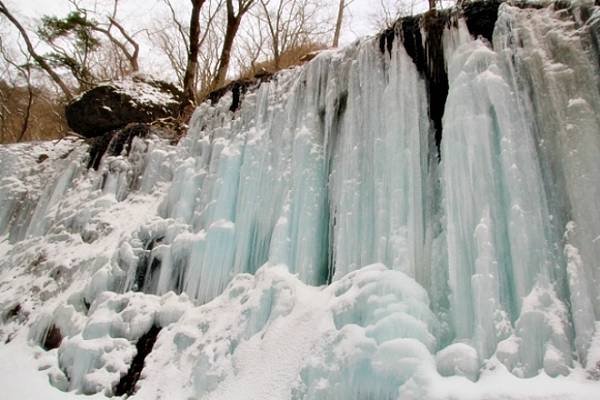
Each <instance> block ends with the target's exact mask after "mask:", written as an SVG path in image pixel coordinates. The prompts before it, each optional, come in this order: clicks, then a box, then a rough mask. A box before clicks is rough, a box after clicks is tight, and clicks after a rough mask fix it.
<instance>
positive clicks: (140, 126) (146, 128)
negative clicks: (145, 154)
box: [87, 123, 151, 170]
mask: <svg viewBox="0 0 600 400" xmlns="http://www.w3.org/2000/svg"><path fill="white" fill-rule="evenodd" d="M150 129H151V126H150V124H145V123H131V124H129V125H127V126H126V127H125V128H123V129H119V130H117V131H112V132H109V133H106V134H104V135H102V136H98V137H94V138H91V139H87V142H88V144H89V146H90V148H89V154H90V158H89V161H88V165H87V168H88V169H89V168H93V169H95V170H98V167H99V166H100V162H101V161H102V158H103V157H104V156H105V155H109V156H118V155H121V153H123V151H124V150H125V152H126V154H127V155H129V151H130V150H131V143H132V142H133V138H134V137H136V136H137V137H140V138H144V137H146V136H148V134H149V133H150Z"/></svg>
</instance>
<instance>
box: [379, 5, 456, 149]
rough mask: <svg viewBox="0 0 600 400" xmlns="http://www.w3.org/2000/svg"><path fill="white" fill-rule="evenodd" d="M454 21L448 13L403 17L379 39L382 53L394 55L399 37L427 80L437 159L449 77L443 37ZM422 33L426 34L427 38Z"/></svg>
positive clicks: (418, 69)
mask: <svg viewBox="0 0 600 400" xmlns="http://www.w3.org/2000/svg"><path fill="white" fill-rule="evenodd" d="M454 21H455V18H453V17H452V16H451V14H450V12H448V11H431V12H428V13H425V14H422V15H417V16H410V17H403V18H401V19H399V20H398V21H397V22H396V24H395V25H394V27H393V28H390V29H387V30H385V31H384V32H382V33H381V36H380V37H379V49H380V50H381V51H382V52H385V50H387V51H388V52H391V49H392V45H393V42H394V36H395V35H398V36H399V37H400V39H401V40H402V44H403V45H404V49H405V50H406V53H407V54H408V55H409V56H410V57H411V58H412V60H413V62H414V63H415V65H416V67H417V71H418V72H419V74H420V75H421V76H422V77H423V78H424V80H425V85H426V89H427V97H428V101H429V118H430V119H431V122H432V124H433V134H434V138H435V144H436V147H437V155H438V158H439V157H440V144H441V141H442V117H443V115H444V107H445V105H446V98H447V97H448V75H447V73H446V62H445V59H444V50H443V42H442V35H443V32H444V28H446V27H448V26H450V24H452V23H453V22H454ZM422 32H424V34H425V37H424V38H423V35H422ZM423 39H424V40H423Z"/></svg>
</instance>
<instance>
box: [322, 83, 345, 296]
mask: <svg viewBox="0 0 600 400" xmlns="http://www.w3.org/2000/svg"><path fill="white" fill-rule="evenodd" d="M347 106H348V92H347V91H344V92H342V93H340V95H339V96H338V97H337V98H336V99H335V102H334V110H333V118H332V120H331V129H330V134H329V137H328V138H327V148H326V166H325V167H326V169H327V170H326V174H325V176H327V177H328V179H329V177H330V175H331V172H332V168H333V155H334V154H335V148H336V146H337V141H338V137H339V135H340V133H341V131H342V126H341V125H342V121H343V116H344V113H345V112H346V108H347ZM319 121H320V123H321V125H322V126H323V128H322V130H323V131H324V130H325V129H324V124H325V121H326V115H325V110H324V109H323V110H319ZM328 185H329V183H328ZM335 216H336V210H335V209H334V208H333V205H332V203H331V198H330V191H329V190H327V195H326V198H325V217H324V221H323V224H327V235H326V236H325V237H324V238H323V243H322V246H323V248H324V249H325V251H324V254H323V264H322V267H321V269H320V270H321V273H320V276H319V282H318V284H320V285H321V284H327V285H329V284H330V283H331V282H332V281H333V276H334V275H335V254H334V248H333V244H334V243H335V241H334V231H335V229H334V227H335V221H336V218H335Z"/></svg>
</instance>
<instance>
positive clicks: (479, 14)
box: [462, 0, 502, 43]
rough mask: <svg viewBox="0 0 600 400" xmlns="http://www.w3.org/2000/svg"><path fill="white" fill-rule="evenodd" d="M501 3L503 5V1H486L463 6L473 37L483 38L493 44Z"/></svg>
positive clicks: (468, 3) (463, 12)
mask: <svg viewBox="0 0 600 400" xmlns="http://www.w3.org/2000/svg"><path fill="white" fill-rule="evenodd" d="M500 3H502V1H501V0H486V1H477V2H467V3H466V4H465V5H464V6H463V8H462V14H463V16H464V17H465V22H466V23H467V27H468V28H469V32H470V33H471V35H473V36H474V37H478V36H483V37H484V38H486V39H487V40H488V41H489V42H490V43H491V42H492V34H493V33H494V26H495V25H496V19H498V7H500Z"/></svg>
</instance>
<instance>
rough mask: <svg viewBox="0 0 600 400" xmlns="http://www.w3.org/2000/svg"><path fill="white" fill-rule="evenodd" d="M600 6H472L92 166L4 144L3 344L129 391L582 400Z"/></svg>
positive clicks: (591, 329) (585, 394) (71, 382)
mask: <svg viewBox="0 0 600 400" xmlns="http://www.w3.org/2000/svg"><path fill="white" fill-rule="evenodd" d="M599 20H600V8H599V7H598V6H595V5H594V4H587V3H578V4H570V3H569V4H566V3H563V2H557V3H549V4H541V3H536V4H535V5H533V4H531V3H523V4H513V5H509V4H506V3H505V4H499V3H498V2H478V3H468V4H467V5H465V6H464V8H463V9H461V10H448V11H443V12H439V13H428V14H425V15H422V16H417V17H410V18H404V19H401V20H400V21H398V22H397V23H396V24H395V26H394V27H393V28H392V29H390V30H388V31H385V32H383V33H382V34H381V35H379V36H378V37H375V38H369V39H365V40H362V41H359V42H357V43H355V44H353V45H352V46H349V47H347V48H345V49H342V50H340V51H325V52H322V53H321V54H320V55H319V56H317V57H316V58H315V59H313V60H312V61H310V62H309V63H307V64H306V65H304V66H303V67H300V68H296V69H293V70H286V71H283V72H280V73H278V74H276V75H275V76H273V77H272V78H271V79H270V80H269V81H268V82H263V83H262V84H261V85H260V86H259V87H258V88H255V89H253V90H247V91H244V90H240V88H238V90H237V92H236V93H233V94H232V93H225V94H223V93H219V96H222V97H220V99H218V101H217V99H215V104H203V105H201V106H200V107H198V109H197V110H196V111H195V113H194V116H193V117H192V120H191V122H190V129H189V132H188V134H187V136H186V137H184V138H183V139H182V140H181V141H180V142H179V143H178V144H177V145H172V144H170V143H169V142H167V141H166V140H163V139H160V138H158V137H155V136H153V135H152V133H150V134H149V135H148V136H146V137H141V136H135V135H133V136H132V137H127V140H124V142H123V143H120V142H119V146H120V147H118V148H119V149H121V150H122V152H121V153H119V151H116V150H114V149H113V150H114V151H111V152H109V153H108V154H106V155H104V157H102V158H98V159H97V161H98V162H97V165H96V166H97V167H98V168H97V170H93V169H92V170H88V169H86V168H85V166H86V163H88V162H89V161H90V160H89V154H88V153H87V148H86V147H85V146H83V145H82V144H81V143H79V142H62V143H60V144H59V145H58V146H56V147H52V146H50V145H49V144H41V145H38V146H30V147H27V146H26V145H16V146H9V147H3V148H1V149H0V162H2V165H3V168H0V179H1V181H0V186H1V189H2V190H1V191H0V234H2V235H3V236H2V242H0V252H1V253H0V255H1V258H0V271H1V273H2V275H1V276H0V278H1V281H0V282H1V283H0V289H1V291H2V295H1V297H0V306H1V307H2V310H4V311H3V315H5V317H4V325H3V326H2V333H1V334H2V335H3V336H2V337H3V338H5V339H4V340H8V341H10V344H9V345H7V346H6V349H4V350H0V351H5V352H11V351H14V350H12V349H22V352H23V353H24V354H25V353H26V352H27V351H29V352H32V351H33V350H31V346H35V344H37V343H39V344H44V343H48V342H52V343H55V342H56V343H60V344H59V345H58V344H56V343H55V344H56V345H58V349H51V348H50V347H55V346H54V345H53V346H46V350H44V351H42V350H41V349H40V350H36V351H38V352H39V353H38V354H39V355H38V358H39V359H40V360H41V361H40V363H43V364H44V365H43V367H44V370H45V371H46V372H44V373H45V374H48V375H49V376H50V381H51V383H52V385H54V386H55V387H57V388H60V389H62V390H77V391H79V392H82V393H98V392H102V393H105V394H109V395H110V394H111V393H114V392H115V391H117V392H118V393H133V392H135V391H136V388H137V392H136V394H135V397H136V398H143V399H145V398H165V396H166V397H169V398H202V399H238V398H239V399H248V398H252V399H267V398H269V399H278V400H280V399H353V398H360V399H395V398H403V399H404V398H419V399H443V398H448V399H450V398H473V399H481V398H486V399H496V398H498V399H500V398H502V399H506V398H511V399H513V398H514V399H527V398H545V397H548V396H560V397H561V398H572V399H578V400H580V399H588V398H589V399H593V398H595V396H597V393H598V389H599V386H598V385H599V384H598V382H597V377H598V376H599V375H600V372H599V370H598V363H599V362H600V324H599V322H598V321H600V264H599V261H598V260H600V239H599V236H598V235H600V209H599V208H598V207H597V199H598V198H600V164H598V162H597V156H598V154H599V151H600V134H599V132H600V118H599V117H598V115H599V111H600V73H599V72H600V63H599V60H600V57H599V54H600V51H599V48H598V38H599V34H598V32H599V26H600V23H599V22H598V21H599ZM233 105H235V106H233ZM109 147H110V146H109ZM94 154H96V153H94ZM42 156H45V157H42ZM5 166H6V168H5ZM48 336H50V337H51V339H52V340H50V341H48V340H46V339H47V338H48ZM27 340H29V342H28V343H30V344H29V345H27V346H26V345H25V343H26V342H27ZM136 344H137V346H136ZM19 346H21V347H19ZM28 346H29V347H28ZM7 354H8V353H7ZM11 354H12V353H11ZM142 366H143V369H141V368H142ZM40 367H42V366H41V365H40ZM542 371H543V373H542ZM32 373H33V372H32ZM563 376H564V377H563ZM551 377H556V379H552V378H551ZM138 378H140V379H141V380H139V381H138V380H137V379H138ZM465 378H466V379H465ZM521 378H532V379H529V380H526V379H521ZM136 382H137V383H136ZM457 382H458V383H460V384H456V383H457ZM7 384H8V383H7ZM136 385H137V386H136ZM16 390H17V389H15V393H18V392H17V391H16ZM161 396H162V397H161ZM536 396H537V397H536ZM17 397H18V396H17Z"/></svg>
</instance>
